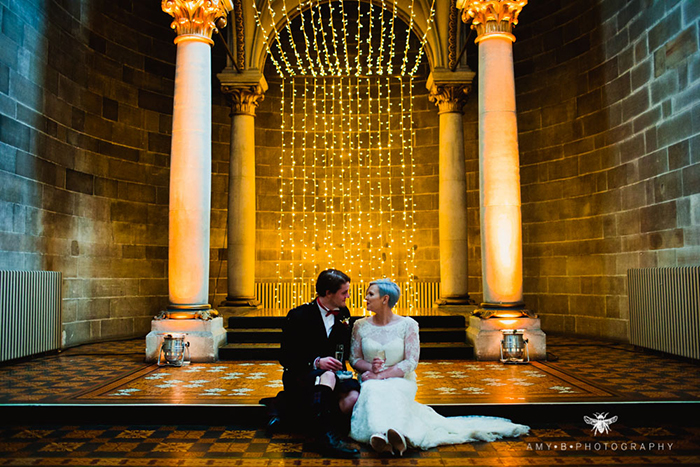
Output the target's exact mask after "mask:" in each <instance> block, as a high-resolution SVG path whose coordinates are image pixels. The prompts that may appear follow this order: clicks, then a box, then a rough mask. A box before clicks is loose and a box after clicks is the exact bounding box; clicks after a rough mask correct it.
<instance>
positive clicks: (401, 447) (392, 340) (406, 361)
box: [350, 279, 529, 455]
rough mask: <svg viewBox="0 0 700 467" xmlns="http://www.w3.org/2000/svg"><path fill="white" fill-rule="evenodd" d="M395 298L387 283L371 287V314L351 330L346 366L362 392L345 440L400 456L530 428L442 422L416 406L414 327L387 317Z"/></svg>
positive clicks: (500, 422)
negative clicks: (353, 372) (409, 450)
mask: <svg viewBox="0 0 700 467" xmlns="http://www.w3.org/2000/svg"><path fill="white" fill-rule="evenodd" d="M400 294H401V291H400V289H399V286H397V285H396V284H394V283H393V282H391V281H390V280H388V279H379V280H376V281H374V282H370V285H369V287H368V288H367V294H366V296H365V301H366V302H367V310H369V311H371V312H373V313H374V315H373V316H369V317H366V318H362V319H360V320H358V321H356V322H355V325H354V327H353V332H352V345H351V355H350V363H351V364H352V366H353V367H354V368H355V369H356V370H357V372H358V373H360V374H361V377H362V390H361V391H360V397H359V399H358V400H357V403H356V405H355V408H354V410H353V412H352V419H351V428H350V436H351V437H352V438H353V439H354V440H356V441H359V442H362V443H367V442H369V443H370V445H371V446H372V448H373V449H375V450H376V451H378V452H393V453H395V454H398V455H402V454H403V453H404V451H406V449H407V447H416V448H420V449H429V448H433V447H435V446H438V445H441V444H461V443H465V442H469V441H494V440H496V439H499V438H501V437H511V436H520V435H523V434H526V433H527V432H528V431H529V427H527V426H525V425H517V424H514V423H511V421H510V420H506V419H504V418H496V417H479V416H471V417H443V416H442V415H440V414H438V413H437V412H435V411H434V410H433V409H432V408H430V407H429V406H427V405H423V404H420V403H418V402H416V401H415V396H416V389H417V386H416V372H415V369H416V366H417V365H418V356H419V353H420V341H419V339H418V323H417V322H416V321H415V320H413V319H412V318H408V317H403V316H399V315H396V314H394V313H393V312H392V308H393V306H394V305H395V304H396V302H397V301H398V299H399V295H400Z"/></svg>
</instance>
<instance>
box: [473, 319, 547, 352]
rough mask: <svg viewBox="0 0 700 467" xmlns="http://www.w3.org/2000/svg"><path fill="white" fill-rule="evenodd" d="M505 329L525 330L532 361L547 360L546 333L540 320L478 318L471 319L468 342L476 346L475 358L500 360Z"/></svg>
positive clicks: (524, 334)
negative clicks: (541, 326) (541, 327)
mask: <svg viewBox="0 0 700 467" xmlns="http://www.w3.org/2000/svg"><path fill="white" fill-rule="evenodd" d="M503 329H523V330H524V331H525V332H524V333H523V336H524V338H525V339H527V340H528V350H529V351H530V360H545V359H546V358H547V342H546V336H545V333H544V332H542V329H540V319H539V318H489V319H482V318H478V317H476V316H471V317H470V318H469V327H468V328H467V341H469V342H470V343H471V344H472V345H473V346H474V358H476V359H477V360H500V358H501V340H503V334H502V333H501V331H502V330H503Z"/></svg>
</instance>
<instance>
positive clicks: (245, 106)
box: [221, 84, 265, 117]
mask: <svg viewBox="0 0 700 467" xmlns="http://www.w3.org/2000/svg"><path fill="white" fill-rule="evenodd" d="M221 91H222V92H223V93H224V94H226V95H228V96H229V98H230V99H231V115H252V116H253V117H255V109H256V107H258V105H260V102H262V101H263V100H264V99H265V90H264V89H263V87H262V86H260V85H259V84H258V85H254V86H247V87H238V86H229V85H222V86H221Z"/></svg>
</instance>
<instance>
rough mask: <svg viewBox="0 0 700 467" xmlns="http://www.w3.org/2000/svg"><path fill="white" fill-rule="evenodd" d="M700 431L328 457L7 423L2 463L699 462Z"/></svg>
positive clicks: (567, 433) (615, 432) (167, 431)
mask: <svg viewBox="0 0 700 467" xmlns="http://www.w3.org/2000/svg"><path fill="white" fill-rule="evenodd" d="M698 435H700V430H698V429H697V428H687V427H685V428H679V427H672V426H659V425H655V424H650V425H649V426H641V427H629V426H625V425H623V424H615V425H613V426H612V427H611V432H610V433H609V434H607V435H606V436H604V437H602V436H598V437H596V436H594V435H593V434H592V433H591V431H590V430H588V429H587V428H586V427H583V426H580V425H571V424H542V425H537V424H535V425H533V427H532V431H531V433H530V434H528V435H526V436H523V437H522V438H520V439H510V440H505V441H498V442H494V443H470V444H462V445H457V446H441V447H438V448H435V449H431V450H428V451H416V450H409V451H408V452H407V453H406V454H405V456H404V457H403V458H391V457H387V456H386V455H383V456H379V455H377V454H376V453H374V452H373V451H371V449H368V448H367V447H364V446H363V447H361V448H362V450H361V456H360V458H359V459H354V460H340V459H328V458H324V457H323V456H321V455H319V454H318V453H317V452H316V449H315V446H314V444H313V440H311V438H308V437H303V436H299V435H274V436H273V437H268V436H267V435H266V434H265V433H264V431H262V430H259V429H258V430H251V429H239V428H237V427H236V426H185V425H179V426H159V425H152V426H151V425H135V426H113V425H88V426H75V425H59V426H51V425H48V426H38V427H36V426H34V427H22V426H18V427H12V428H10V429H4V430H3V429H0V439H2V441H0V466H19V465H41V466H51V465H71V466H78V465H80V466H82V465H97V466H111V465H120V466H121V465H124V466H172V465H178V466H231V465H236V466H251V467H252V466H275V465H300V466H320V465H332V466H354V465H359V466H366V465H390V466H407V465H411V466H526V465H532V466H562V465H563V466H573V465H589V466H590V465H601V466H610V465H624V466H632V465H657V466H659V465H673V464H680V465H700V437H699V436H698Z"/></svg>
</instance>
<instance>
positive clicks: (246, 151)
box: [219, 73, 267, 308]
mask: <svg viewBox="0 0 700 467" xmlns="http://www.w3.org/2000/svg"><path fill="white" fill-rule="evenodd" d="M244 75H245V76H244V78H248V79H244V80H241V79H240V78H239V79H238V80H236V81H238V83H235V82H233V81H231V80H224V78H223V76H224V75H223V74H221V75H219V78H220V79H222V83H224V84H223V86H222V89H223V91H224V93H226V94H228V95H229V96H230V98H231V152H230V165H229V180H228V188H229V191H228V289H227V296H226V300H225V301H224V302H223V303H222V304H221V305H222V306H224V307H246V308H247V307H257V306H258V305H259V304H260V302H259V301H258V300H257V299H256V297H255V108H256V107H257V106H258V105H259V103H260V101H262V100H263V99H264V92H265V91H266V90H267V82H266V81H265V78H264V77H262V75H259V74H256V73H253V74H252V75H253V76H250V74H248V73H245V74H244ZM250 78H252V79H250ZM242 81H243V82H242ZM245 81H247V82H245ZM251 81H252V83H251Z"/></svg>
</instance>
